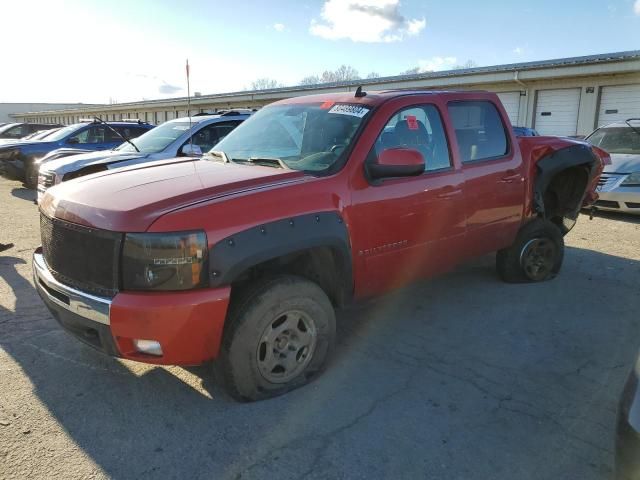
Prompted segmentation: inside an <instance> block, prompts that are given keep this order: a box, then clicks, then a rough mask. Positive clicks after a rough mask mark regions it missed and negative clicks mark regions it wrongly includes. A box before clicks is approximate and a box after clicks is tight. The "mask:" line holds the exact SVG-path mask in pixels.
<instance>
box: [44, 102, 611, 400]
mask: <svg viewBox="0 0 640 480" xmlns="http://www.w3.org/2000/svg"><path fill="white" fill-rule="evenodd" d="M607 158H608V156H607V154H606V153H605V152H603V151H601V150H598V149H597V148H593V147H591V146H589V145H588V144H586V143H582V142H579V141H574V140H569V139H561V138H552V137H531V138H520V139H518V138H516V137H515V136H514V134H513V131H512V129H511V126H510V123H509V120H508V117H507V115H506V113H505V110H504V108H503V107H502V105H501V104H500V101H499V100H498V98H497V96H496V95H495V94H492V93H487V92H429V91H387V92H369V93H366V92H362V91H361V90H358V91H357V92H356V94H355V95H354V94H353V93H349V94H346V93H344V94H328V95H319V96H307V97H298V98H292V99H288V100H284V101H280V102H277V103H274V104H272V105H270V106H268V107H265V108H263V109H262V110H260V111H259V112H258V113H256V114H255V115H254V116H253V117H252V118H251V119H249V120H247V121H246V122H245V123H244V124H242V125H241V126H240V127H238V128H237V129H236V130H234V131H233V132H232V133H230V134H229V135H228V136H227V137H226V138H225V139H224V140H223V141H222V142H220V143H219V144H218V145H217V146H216V147H215V148H214V150H213V151H211V152H209V153H208V154H207V156H205V158H204V159H201V160H194V159H185V158H180V159H173V160H165V161H161V162H157V163H155V164H145V165H141V166H137V167H131V168H128V169H122V170H119V171H109V172H103V173H98V174H94V175H90V176H87V177H84V178H80V179H77V180H73V181H70V182H66V183H65V184H63V185H60V186H57V187H55V188H52V189H50V190H48V192H47V194H46V196H45V197H44V198H43V201H42V203H41V206H40V208H41V230H42V247H41V248H39V249H37V250H36V252H35V254H34V259H33V268H34V278H35V283H36V287H37V290H38V292H39V293H40V295H41V297H42V298H43V300H44V302H45V303H46V304H47V306H48V307H49V309H50V310H51V311H52V313H53V315H54V317H55V318H56V319H57V320H58V321H59V323H60V324H61V325H62V326H63V327H64V328H65V329H66V330H67V331H69V332H71V333H72V334H74V335H75V336H76V337H77V338H79V339H80V340H82V341H84V342H86V343H88V344H90V345H92V346H94V347H96V348H98V349H100V350H102V351H103V352H106V353H108V354H110V355H113V356H117V357H121V358H126V359H130V360H138V361H142V362H148V363H154V364H176V365H194V364H202V363H205V362H208V361H210V360H215V362H213V365H214V372H215V373H216V376H217V378H219V380H220V382H222V383H223V384H224V385H225V387H226V388H227V389H228V391H229V393H230V394H231V395H232V396H234V397H235V398H237V399H241V400H256V399H262V398H266V397H270V396H274V395H278V394H281V393H283V392H286V391H288V390H291V389H292V388H295V387H298V386H300V385H303V384H304V383H306V382H308V381H309V380H310V379H312V378H313V377H314V376H315V375H316V374H318V373H319V372H320V371H321V370H322V368H323V366H324V365H325V363H326V361H327V358H328V356H329V353H330V352H331V350H332V347H333V345H334V341H335V335H336V333H335V327H336V319H335V313H334V309H335V308H337V307H341V306H343V305H345V304H347V303H349V302H353V301H358V300H361V299H365V298H367V297H372V296H376V295H381V294H383V293H385V292H387V291H389V290H391V289H394V288H397V287H400V286H402V285H405V284H406V283H408V282H410V281H412V280H415V279H419V278H425V277H430V276H433V275H436V274H438V273H441V272H445V271H447V270H450V269H451V268H453V267H454V266H455V265H457V264H459V263H461V262H464V261H465V260H468V259H470V258H473V257H477V256H480V255H485V254H488V253H491V252H497V255H496V263H497V271H498V273H499V275H500V277H502V279H504V280H505V281H508V282H537V281H543V280H548V279H550V278H552V277H554V276H555V275H556V274H557V273H558V271H559V270H560V266H561V263H562V258H563V249H564V244H563V235H564V234H566V233H567V232H568V231H569V230H570V229H571V228H572V227H573V225H574V224H575V221H576V218H577V216H578V212H579V210H580V208H581V207H583V206H584V205H588V204H589V203H590V202H593V201H594V200H595V197H596V196H595V194H594V190H595V186H596V183H597V180H598V177H599V175H600V173H601V171H602V166H603V163H604V162H605V161H607Z"/></svg>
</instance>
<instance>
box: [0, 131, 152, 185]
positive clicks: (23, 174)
mask: <svg viewBox="0 0 640 480" xmlns="http://www.w3.org/2000/svg"><path fill="white" fill-rule="evenodd" d="M152 128H153V125H150V124H148V123H144V122H139V121H120V122H106V124H104V123H100V122H97V121H96V122H82V123H76V124H73V125H69V126H68V127H64V128H61V129H60V130H58V131H57V132H55V133H53V134H51V135H49V136H47V137H46V138H44V139H42V140H35V141H25V142H17V143H13V144H10V145H4V146H0V161H3V162H4V167H5V171H6V172H7V173H8V174H9V175H11V176H13V177H15V178H17V179H19V180H23V181H24V182H25V183H26V184H27V186H29V187H33V188H35V187H36V185H37V183H38V170H37V161H38V160H39V159H40V158H42V157H44V156H45V155H46V154H47V153H49V152H51V151H52V150H55V149H57V148H61V147H65V146H71V145H73V146H82V148H86V149H89V150H107V149H111V148H115V147H117V146H118V145H120V144H121V143H122V142H123V137H125V138H129V139H131V138H136V137H138V136H139V135H141V134H143V133H144V132H146V131H148V130H151V129H152ZM114 130H115V131H114Z"/></svg>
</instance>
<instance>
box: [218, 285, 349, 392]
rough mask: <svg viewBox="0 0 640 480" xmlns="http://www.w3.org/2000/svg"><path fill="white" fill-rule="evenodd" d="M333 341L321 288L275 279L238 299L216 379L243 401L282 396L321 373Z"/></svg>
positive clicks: (333, 330) (333, 323)
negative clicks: (313, 338) (312, 338)
mask: <svg viewBox="0 0 640 480" xmlns="http://www.w3.org/2000/svg"><path fill="white" fill-rule="evenodd" d="M298 316H299V319H298ZM283 319H284V320H283ZM292 325H293V326H292ZM283 328H284V329H285V330H282V329H283ZM287 332H289V333H287ZM335 336H336V319H335V312H334V309H333V306H332V305H331V301H330V300H329V298H328V297H327V295H326V294H325V293H324V291H323V290H322V289H321V288H320V287H319V286H318V285H316V284H315V283H313V282H311V281H309V280H306V279H304V278H301V277H296V276H292V275H281V276H276V277H272V278H269V279H266V280H264V281H261V282H258V283H256V284H254V285H252V286H250V287H249V288H246V289H244V291H241V292H240V293H238V294H234V298H233V299H232V304H231V306H230V310H229V314H228V316H227V325H226V327H225V333H224V338H223V341H222V345H221V349H220V354H219V356H218V359H217V360H216V361H215V362H214V366H213V367H214V375H215V377H216V379H217V380H218V381H219V382H221V383H222V384H223V386H224V388H225V390H226V391H227V393H228V394H229V395H231V396H232V397H233V398H235V399H237V400H240V401H255V400H262V399H265V398H270V397H275V396H278V395H282V394H283V393H286V392H288V391H291V390H293V389H295V388H298V387H301V386H303V385H305V384H306V383H308V382H309V381H310V380H311V379H313V378H314V377H315V376H317V375H318V374H319V373H320V372H321V371H322V370H323V368H324V366H325V364H326V360H327V358H328V357H329V354H330V353H331V351H332V350H333V346H334V343H335ZM272 337H275V338H272ZM311 337H315V340H313V341H312V340H311V339H310V338H311ZM301 338H302V340H301ZM305 339H306V340H305ZM305 342H307V343H306V346H305ZM312 342H313V344H312ZM305 348H306V350H305ZM282 355H284V357H282ZM278 362H282V365H278V364H277V363H278ZM272 365H275V366H274V367H273V368H271V366H272Z"/></svg>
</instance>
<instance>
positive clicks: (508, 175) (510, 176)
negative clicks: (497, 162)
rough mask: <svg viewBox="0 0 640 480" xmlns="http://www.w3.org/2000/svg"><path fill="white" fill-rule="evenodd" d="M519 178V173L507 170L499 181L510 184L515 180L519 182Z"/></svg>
mask: <svg viewBox="0 0 640 480" xmlns="http://www.w3.org/2000/svg"><path fill="white" fill-rule="evenodd" d="M520 177H521V175H520V172H519V171H517V170H512V169H509V170H507V171H506V172H504V175H503V176H502V178H501V179H500V180H501V181H502V182H505V183H512V182H513V181H515V180H519V179H520Z"/></svg>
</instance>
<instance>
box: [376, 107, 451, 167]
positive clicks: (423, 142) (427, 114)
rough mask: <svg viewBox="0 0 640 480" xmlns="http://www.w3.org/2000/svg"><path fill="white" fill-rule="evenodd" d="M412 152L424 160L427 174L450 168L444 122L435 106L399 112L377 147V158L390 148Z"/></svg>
mask: <svg viewBox="0 0 640 480" xmlns="http://www.w3.org/2000/svg"><path fill="white" fill-rule="evenodd" d="M402 147H404V148H413V149H415V150H418V151H419V152H420V153H421V154H422V156H423V157H424V160H425V164H426V167H425V171H427V172H429V171H433V170H440V169H443V168H448V167H450V166H451V158H450V156H449V146H448V145H447V137H446V136H445V134H444V128H443V126H442V119H441V118H440V113H439V112H438V109H437V108H436V107H435V106H433V105H420V106H417V107H410V108H405V109H403V110H400V111H399V112H397V113H396V114H394V115H393V117H391V119H390V120H389V121H388V122H387V124H386V125H385V126H384V128H383V129H382V133H380V135H379V136H378V139H377V140H376V143H375V151H376V155H379V154H380V152H382V151H384V150H387V149H389V148H402Z"/></svg>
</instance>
